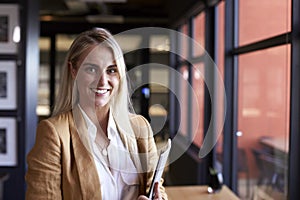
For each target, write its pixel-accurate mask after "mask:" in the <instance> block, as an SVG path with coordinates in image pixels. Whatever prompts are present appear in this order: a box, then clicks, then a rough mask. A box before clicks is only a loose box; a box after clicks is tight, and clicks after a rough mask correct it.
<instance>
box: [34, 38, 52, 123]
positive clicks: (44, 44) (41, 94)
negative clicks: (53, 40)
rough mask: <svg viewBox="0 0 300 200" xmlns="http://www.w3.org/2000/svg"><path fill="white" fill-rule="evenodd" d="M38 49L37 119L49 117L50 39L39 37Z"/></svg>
mask: <svg viewBox="0 0 300 200" xmlns="http://www.w3.org/2000/svg"><path fill="white" fill-rule="evenodd" d="M39 49H40V69H39V86H38V105H37V108H36V114H37V115H38V116H39V117H42V116H43V117H47V116H49V115H50V86H49V80H50V68H49V50H50V38H46V37H41V38H40V39H39Z"/></svg>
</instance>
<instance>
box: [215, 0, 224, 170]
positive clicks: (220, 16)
mask: <svg viewBox="0 0 300 200" xmlns="http://www.w3.org/2000/svg"><path fill="white" fill-rule="evenodd" d="M224 19H225V2H224V1H222V2H221V3H219V5H218V7H217V38H218V39H217V44H216V45H217V47H218V48H217V55H216V58H217V59H216V65H217V66H218V70H219V72H220V75H221V77H224V55H225V53H224V44H225V31H224V30H225V27H224V23H225V20H224ZM218 81H219V82H218V86H219V84H224V82H223V80H218ZM216 99H217V109H216V110H217V113H216V116H217V123H216V124H217V127H220V129H221V130H219V129H217V131H222V130H223V129H222V128H221V127H223V122H224V113H223V112H224V94H223V91H222V89H221V88H219V87H217V97H216ZM219 134H220V133H219ZM216 154H217V159H218V162H220V163H221V164H223V159H222V154H223V133H222V134H220V135H219V138H218V141H217V145H216Z"/></svg>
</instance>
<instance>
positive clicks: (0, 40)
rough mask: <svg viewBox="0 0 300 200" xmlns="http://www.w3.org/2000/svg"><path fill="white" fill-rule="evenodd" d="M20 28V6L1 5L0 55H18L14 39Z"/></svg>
mask: <svg viewBox="0 0 300 200" xmlns="http://www.w3.org/2000/svg"><path fill="white" fill-rule="evenodd" d="M19 27H20V26H19V7H18V5H16V4H0V54H13V53H17V43H16V42H14V40H13V37H14V32H15V31H17V29H18V28H19ZM18 34H19V33H18Z"/></svg>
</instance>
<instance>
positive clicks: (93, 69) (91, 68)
mask: <svg viewBox="0 0 300 200" xmlns="http://www.w3.org/2000/svg"><path fill="white" fill-rule="evenodd" d="M84 71H86V72H87V73H89V74H95V73H97V68H96V67H95V66H90V65H89V66H86V67H85V69H84Z"/></svg>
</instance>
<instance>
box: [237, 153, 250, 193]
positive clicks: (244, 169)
mask: <svg viewBox="0 0 300 200" xmlns="http://www.w3.org/2000/svg"><path fill="white" fill-rule="evenodd" d="M237 168H238V173H245V174H246V185H247V186H246V197H248V196H249V195H250V177H249V168H248V159H247V154H246V150H245V149H243V148H238V165H237Z"/></svg>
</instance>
